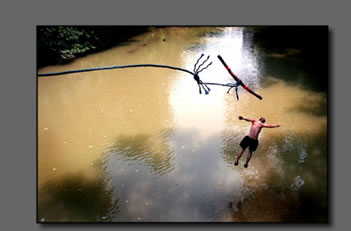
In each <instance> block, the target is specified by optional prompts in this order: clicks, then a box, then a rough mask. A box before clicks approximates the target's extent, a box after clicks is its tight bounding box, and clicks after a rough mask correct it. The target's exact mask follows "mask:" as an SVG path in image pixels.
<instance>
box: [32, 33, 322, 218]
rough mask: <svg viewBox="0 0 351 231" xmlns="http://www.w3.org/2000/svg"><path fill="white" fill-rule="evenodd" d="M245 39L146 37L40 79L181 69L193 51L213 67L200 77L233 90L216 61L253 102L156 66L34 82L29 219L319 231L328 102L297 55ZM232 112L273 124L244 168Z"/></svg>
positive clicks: (241, 126)
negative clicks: (34, 157)
mask: <svg viewBox="0 0 351 231" xmlns="http://www.w3.org/2000/svg"><path fill="white" fill-rule="evenodd" d="M254 36H255V30H252V29H247V28H241V27H239V28H232V27H219V28H215V27H210V28H203V27H195V28H187V27H178V28H176V27H171V28H161V29H153V30H151V31H150V32H148V33H145V34H143V35H140V36H137V37H135V38H133V40H132V41H131V42H130V43H129V44H127V45H123V46H118V47H115V48H113V49H109V50H107V51H104V52H100V53H98V54H93V55H89V56H87V57H84V58H80V59H77V60H76V61H74V62H73V63H71V64H67V65H63V66H49V67H45V68H42V69H40V70H39V72H41V73H45V72H56V71H64V70H72V69H81V68H91V67H99V66H112V65H126V64H142V63H150V64H163V65H170V66H175V67H181V68H185V69H188V70H191V71H192V70H193V66H194V64H195V62H196V60H197V59H198V58H199V57H200V55H201V54H202V53H204V54H205V55H206V56H207V55H211V58H210V61H212V62H213V64H212V65H211V66H210V67H209V68H208V69H206V70H204V71H203V72H201V73H200V77H201V79H202V80H203V81H204V82H219V83H229V82H231V83H233V80H232V78H231V76H230V75H229V74H228V72H227V71H226V70H225V68H224V67H223V65H222V64H221V63H220V61H219V60H218V59H217V55H218V54H220V55H221V56H222V57H223V58H224V60H225V61H226V62H227V64H228V65H229V66H230V67H231V69H232V71H233V72H234V73H235V74H236V75H238V76H239V77H240V78H241V79H242V80H243V82H244V83H245V84H247V85H248V86H250V88H252V89H254V90H255V91H256V92H258V93H259V94H260V95H262V96H263V100H262V101H261V100H258V99H257V98H255V97H253V96H252V95H250V94H249V93H247V92H246V91H245V90H244V89H242V88H240V89H239V96H240V100H239V101H237V100H236V96H235V93H234V92H233V91H232V92H231V93H230V94H227V93H226V92H227V88H224V87H219V86H210V87H211V89H212V90H211V92H210V94H209V95H204V94H201V95H200V94H199V92H198V87H197V84H196V83H195V81H194V80H193V79H192V77H191V75H189V74H187V73H184V72H179V71H174V70H170V69H160V68H128V69H117V70H108V71H97V72H86V73H80V74H72V75H63V76H56V77H47V78H44V77H41V78H39V79H38V220H39V221H46V222H51V221H53V222H60V221H63V222H71V221H74V222H75V221H79V222H86V221H89V222H105V221H106V222H110V221H113V222H139V221H140V222H157V221H161V222H167V221H172V222H177V221H185V222H187V221H189V222H199V221H200V222H202V221H204V222H211V221H215V222H232V221H234V222H254V221H263V222H270V221H278V222H325V221H327V151H328V150H327V93H326V92H325V91H323V90H320V89H319V90H316V88H315V87H314V86H315V85H318V84H319V83H316V84H314V82H313V81H314V80H313V78H310V73H309V71H308V70H306V69H305V68H304V66H303V65H301V62H302V61H301V60H300V59H299V57H300V56H298V54H299V53H300V52H303V50H299V49H296V48H294V49H292V48H290V47H286V49H282V50H280V51H279V52H277V50H274V51H273V50H269V49H264V47H262V46H260V45H259V44H256V43H255V42H254ZM321 49H327V47H321ZM306 83H309V84H306ZM310 86H312V87H310ZM317 89H318V88H317ZM239 115H243V116H245V117H249V118H259V117H261V116H263V117H265V118H266V122H267V123H278V122H281V123H283V126H282V127H281V128H275V129H266V130H263V131H262V133H261V135H260V145H259V147H258V149H257V151H256V152H254V155H253V157H252V159H251V161H250V165H249V168H248V169H245V168H243V164H244V159H245V158H246V153H245V154H244V156H243V158H242V159H241V162H240V164H239V166H237V167H234V166H233V161H234V158H235V157H236V155H237V153H238V152H239V151H240V147H239V143H240V141H241V139H242V138H243V137H244V136H245V135H246V134H247V132H248V130H249V126H250V123H248V122H243V121H239V120H238V119H237V117H238V116H239Z"/></svg>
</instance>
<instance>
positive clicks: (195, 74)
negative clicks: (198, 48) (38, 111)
mask: <svg viewBox="0 0 351 231" xmlns="http://www.w3.org/2000/svg"><path fill="white" fill-rule="evenodd" d="M203 56H204V54H201V56H200V58H198V60H197V61H196V63H195V65H194V71H193V72H192V71H189V70H186V69H183V68H179V67H173V66H168V65H159V64H134V65H121V66H108V67H95V68H87V69H79V70H70V71H62V72H52V73H38V77H49V76H56V75H67V74H74V73H81V72H89V71H101V70H111V69H121V68H136V67H158V68H168V69H172V70H177V71H183V72H186V73H188V74H190V75H192V76H193V78H194V80H195V81H196V83H197V85H198V87H199V93H200V94H202V90H201V89H203V90H204V91H205V94H206V95H207V94H209V92H210V91H211V89H210V88H209V87H208V85H217V86H223V87H229V89H228V91H227V94H228V93H229V92H230V90H231V89H233V88H235V92H236V98H237V100H239V95H238V87H239V86H242V87H244V88H245V89H246V90H247V91H249V92H250V93H251V94H253V95H255V96H256V97H258V98H259V99H262V97H261V96H259V95H257V94H256V93H255V92H253V91H252V90H250V89H249V88H248V87H247V86H246V85H245V84H243V83H242V81H241V80H240V79H239V78H238V77H236V76H235V75H234V74H233V73H232V72H231V71H230V69H229V67H228V66H227V65H226V64H225V63H224V61H223V59H222V58H221V56H220V55H218V58H219V59H220V60H221V62H222V63H223V65H224V66H225V67H226V68H227V70H228V71H229V73H230V74H231V75H232V76H233V78H234V80H235V81H236V83H235V84H233V83H227V84H222V83H204V82H202V80H201V79H200V76H199V73H200V72H202V71H203V70H205V69H207V68H208V67H209V66H210V65H211V64H212V62H210V63H208V64H207V65H206V66H204V65H205V63H206V62H207V61H208V60H209V58H210V56H208V57H207V58H206V59H205V60H204V61H203V62H202V63H201V64H200V65H199V66H197V65H198V63H199V61H200V60H201V58H202V57H203ZM202 66H204V67H202ZM201 67H202V68H201ZM234 76H235V77H234Z"/></svg>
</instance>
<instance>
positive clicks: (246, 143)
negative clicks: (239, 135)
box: [240, 136, 258, 152]
mask: <svg viewBox="0 0 351 231" xmlns="http://www.w3.org/2000/svg"><path fill="white" fill-rule="evenodd" d="M257 146H258V140H254V139H252V138H250V137H249V136H245V137H244V139H243V140H242V141H241V142H240V147H242V148H243V149H244V150H245V149H246V148H247V147H249V150H250V151H252V152H253V151H255V150H256V149H257Z"/></svg>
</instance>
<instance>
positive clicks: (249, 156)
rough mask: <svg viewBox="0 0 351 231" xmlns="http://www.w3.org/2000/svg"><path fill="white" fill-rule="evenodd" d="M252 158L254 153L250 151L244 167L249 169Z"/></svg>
mask: <svg viewBox="0 0 351 231" xmlns="http://www.w3.org/2000/svg"><path fill="white" fill-rule="evenodd" d="M251 156H252V151H251V150H250V149H249V153H248V154H247V158H246V162H245V164H244V167H245V168H247V167H248V163H249V161H250V159H251Z"/></svg>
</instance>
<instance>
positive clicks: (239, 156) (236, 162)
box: [234, 149, 245, 165]
mask: <svg viewBox="0 0 351 231" xmlns="http://www.w3.org/2000/svg"><path fill="white" fill-rule="evenodd" d="M244 151H245V149H241V151H240V152H239V154H238V157H237V158H236V160H235V162H234V165H238V163H239V160H240V158H241V156H242V155H243V153H244Z"/></svg>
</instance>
